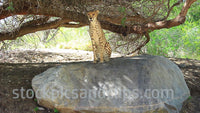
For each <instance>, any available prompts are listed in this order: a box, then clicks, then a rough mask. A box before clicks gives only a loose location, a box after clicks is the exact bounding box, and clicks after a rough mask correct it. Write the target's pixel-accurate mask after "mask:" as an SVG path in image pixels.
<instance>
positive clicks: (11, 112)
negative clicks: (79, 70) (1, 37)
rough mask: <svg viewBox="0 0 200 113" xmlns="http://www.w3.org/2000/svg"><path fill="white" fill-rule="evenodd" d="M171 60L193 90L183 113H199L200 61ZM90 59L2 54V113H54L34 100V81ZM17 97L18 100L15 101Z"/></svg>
mask: <svg viewBox="0 0 200 113" xmlns="http://www.w3.org/2000/svg"><path fill="white" fill-rule="evenodd" d="M117 56H119V55H114V56H113V57H117ZM169 59H170V60H172V61H173V62H174V63H176V64H177V65H178V66H179V67H180V69H181V70H182V72H183V73H184V75H185V80H186V83H187V85H188V87H189V89H190V91H191V97H189V98H188V100H187V101H185V103H184V105H183V108H182V111H181V113H200V61H198V60H191V59H180V58H169ZM91 60H92V53H91V52H86V51H77V50H47V49H45V50H16V51H7V52H5V51H4V52H2V51H0V113H54V110H50V109H47V108H44V107H42V106H39V105H38V104H37V100H36V99H34V97H31V96H32V93H31V89H32V88H31V80H32V78H33V77H34V76H35V75H37V74H40V73H42V72H44V71H45V70H47V69H48V68H50V67H54V66H57V65H62V64H65V63H67V62H79V61H91ZM22 88H23V89H22ZM28 89H29V90H28ZM23 90H25V91H23ZM13 91H14V92H13ZM17 94H18V95H19V98H18V99H14V98H15V97H16V96H17ZM27 95H28V96H27ZM23 97H24V98H23Z"/></svg>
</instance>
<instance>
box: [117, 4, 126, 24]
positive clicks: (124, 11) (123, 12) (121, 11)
mask: <svg viewBox="0 0 200 113" xmlns="http://www.w3.org/2000/svg"><path fill="white" fill-rule="evenodd" d="M119 12H120V13H122V14H123V18H122V20H121V24H122V26H123V27H125V23H126V8H125V7H120V8H119Z"/></svg>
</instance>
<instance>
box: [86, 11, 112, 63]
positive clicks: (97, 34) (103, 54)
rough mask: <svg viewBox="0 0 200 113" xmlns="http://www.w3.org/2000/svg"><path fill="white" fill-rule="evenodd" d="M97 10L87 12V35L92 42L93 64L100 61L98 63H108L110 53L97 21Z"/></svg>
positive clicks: (108, 45)
mask: <svg viewBox="0 0 200 113" xmlns="http://www.w3.org/2000/svg"><path fill="white" fill-rule="evenodd" d="M98 14H99V10H96V11H92V12H88V13H87V16H88V19H89V22H90V24H89V34H90V38H91V42H92V49H93V55H94V61H93V62H94V63H97V62H98V61H99V59H100V63H103V62H104V61H106V62H107V61H109V60H110V56H111V53H112V50H111V47H110V44H109V42H108V41H107V40H106V38H105V34H104V32H103V29H102V28H101V24H100V22H99V21H98V20H97V16H98Z"/></svg>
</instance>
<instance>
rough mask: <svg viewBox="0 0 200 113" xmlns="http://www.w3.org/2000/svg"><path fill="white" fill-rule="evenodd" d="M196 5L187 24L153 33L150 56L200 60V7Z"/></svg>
mask: <svg viewBox="0 0 200 113" xmlns="http://www.w3.org/2000/svg"><path fill="white" fill-rule="evenodd" d="M198 5H199V3H198V2H197V3H195V4H194V6H193V7H192V8H191V9H190V10H189V12H188V15H187V20H186V22H185V23H184V24H183V25H181V26H177V27H173V28H170V29H162V30H159V31H154V32H152V33H151V34H150V35H151V41H150V42H149V43H148V44H147V46H146V51H147V53H148V54H152V55H162V56H166V57H180V58H192V59H199V60H200V26H199V25H200V19H199V17H200V10H199V9H200V7H199V6H198ZM197 17H198V18H197Z"/></svg>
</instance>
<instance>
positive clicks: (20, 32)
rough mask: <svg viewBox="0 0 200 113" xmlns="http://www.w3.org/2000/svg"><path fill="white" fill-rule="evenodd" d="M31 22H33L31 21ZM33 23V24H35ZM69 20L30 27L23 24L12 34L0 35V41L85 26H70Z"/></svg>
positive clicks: (59, 20)
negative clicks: (40, 32)
mask: <svg viewBox="0 0 200 113" xmlns="http://www.w3.org/2000/svg"><path fill="white" fill-rule="evenodd" d="M34 21H35V22H38V21H37V20H34ZM32 22H33V21H32ZM35 22H33V23H35ZM69 22H70V20H68V19H57V20H55V21H52V22H49V23H44V22H42V24H38V25H32V26H30V24H26V23H25V24H24V25H22V27H21V28H20V29H19V30H15V31H14V32H7V33H0V41H3V40H15V39H16V38H17V37H20V36H23V35H26V34H29V33H34V32H37V31H42V30H47V29H57V28H58V27H71V28H78V27H83V26H85V24H82V23H80V24H70V23H69Z"/></svg>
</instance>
